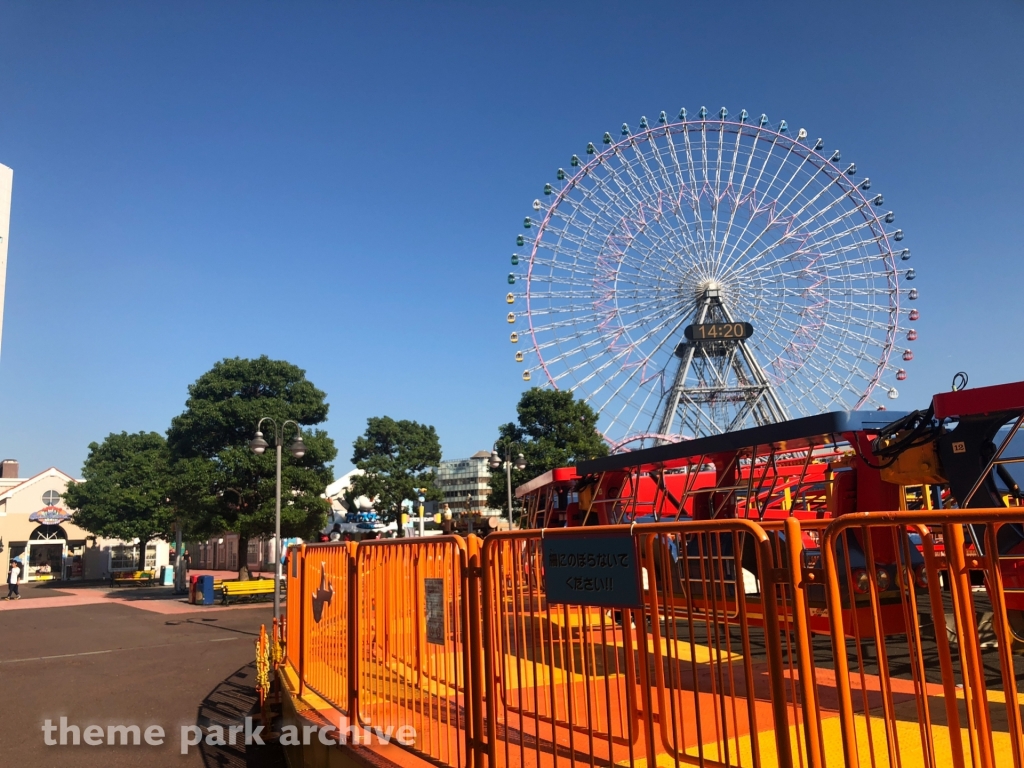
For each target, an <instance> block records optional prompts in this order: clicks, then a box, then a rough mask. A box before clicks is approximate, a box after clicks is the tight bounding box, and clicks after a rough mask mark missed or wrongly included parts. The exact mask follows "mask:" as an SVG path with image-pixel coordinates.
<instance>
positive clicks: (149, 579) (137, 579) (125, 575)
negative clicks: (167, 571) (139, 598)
mask: <svg viewBox="0 0 1024 768" xmlns="http://www.w3.org/2000/svg"><path fill="white" fill-rule="evenodd" d="M155 582H156V574H155V573H153V571H121V572H120V573H114V574H111V576H110V586H112V587H121V586H125V585H128V584H145V585H146V586H152V585H153V584H154V583H155Z"/></svg>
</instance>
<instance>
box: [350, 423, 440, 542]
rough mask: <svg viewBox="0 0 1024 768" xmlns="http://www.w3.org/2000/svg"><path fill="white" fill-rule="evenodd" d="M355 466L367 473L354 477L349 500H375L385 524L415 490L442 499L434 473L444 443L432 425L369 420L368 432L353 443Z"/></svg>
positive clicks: (414, 494)
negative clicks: (365, 498)
mask: <svg viewBox="0 0 1024 768" xmlns="http://www.w3.org/2000/svg"><path fill="white" fill-rule="evenodd" d="M352 463H353V464H355V465H356V467H358V468H359V469H362V470H363V471H364V472H365V473H366V474H364V475H359V476H357V477H355V478H353V480H352V485H351V486H350V487H349V490H348V491H347V492H346V499H347V500H348V501H349V503H351V501H352V500H353V499H355V498H356V497H357V496H366V497H368V498H370V499H376V502H375V503H374V507H375V508H376V510H377V512H378V514H380V515H381V517H382V518H383V519H384V520H385V521H389V522H390V521H392V520H396V519H398V515H399V514H400V513H401V506H402V501H403V500H405V499H410V500H411V499H415V498H416V496H418V493H417V492H416V491H415V490H414V489H416V488H426V489H427V493H426V494H425V495H426V498H427V499H430V500H435V501H436V500H440V499H441V498H442V496H441V493H440V491H438V490H437V488H436V487H435V482H436V480H437V473H436V472H435V471H434V470H435V468H436V467H437V465H438V464H440V463H441V442H440V440H438V437H437V430H435V429H434V428H433V427H432V426H428V425H426V424H420V423H419V422H416V421H406V420H402V421H395V420H394V419H392V418H390V417H389V416H378V417H372V418H369V419H367V420H366V432H364V433H363V434H362V435H361V436H360V437H357V438H356V440H355V442H354V443H353V444H352Z"/></svg>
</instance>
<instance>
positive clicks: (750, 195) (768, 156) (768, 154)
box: [716, 137, 777, 270]
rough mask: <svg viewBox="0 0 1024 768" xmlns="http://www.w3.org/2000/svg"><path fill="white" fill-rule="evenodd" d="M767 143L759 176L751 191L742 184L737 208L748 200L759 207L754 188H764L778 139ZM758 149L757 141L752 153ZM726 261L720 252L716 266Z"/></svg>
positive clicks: (748, 223)
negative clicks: (766, 173)
mask: <svg viewBox="0 0 1024 768" xmlns="http://www.w3.org/2000/svg"><path fill="white" fill-rule="evenodd" d="M767 143H768V149H767V150H765V151H763V152H762V154H763V159H762V161H761V167H760V168H758V171H757V176H756V177H755V178H754V180H753V183H752V184H751V185H750V192H744V185H741V187H740V194H739V195H738V196H737V197H736V202H735V203H734V205H735V207H737V208H738V207H739V206H740V205H741V204H743V201H747V204H748V205H750V207H751V208H752V209H753V210H756V209H757V208H758V203H759V201H758V200H757V198H756V197H755V196H754V190H755V189H764V186H763V184H762V180H763V178H764V174H765V172H766V171H767V169H768V167H769V165H770V163H771V161H772V160H773V159H774V155H775V148H776V146H777V143H776V140H775V138H774V137H772V138H771V139H770V140H767ZM758 149H759V147H758V145H757V144H756V142H755V143H754V144H752V145H751V149H750V151H751V154H752V155H753V154H756V153H757V150H758ZM746 180H747V179H746V177H744V182H746ZM761 205H762V206H763V203H761ZM753 218H754V217H753V216H750V217H748V218H747V219H746V223H745V224H744V227H743V229H742V230H741V231H740V232H739V234H738V235H737V240H736V241H737V243H740V242H742V240H743V238H744V236H745V235H746V233H747V230H748V229H749V227H750V222H751V221H752V220H753ZM733 249H734V250H735V246H734V248H733ZM724 261H725V254H724V253H723V254H719V258H718V262H717V264H716V267H717V268H718V269H719V270H721V269H722V268H723V263H724Z"/></svg>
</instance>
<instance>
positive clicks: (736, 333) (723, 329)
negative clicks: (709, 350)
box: [684, 323, 754, 341]
mask: <svg viewBox="0 0 1024 768" xmlns="http://www.w3.org/2000/svg"><path fill="white" fill-rule="evenodd" d="M684 333H685V335H686V338H687V340H688V341H728V340H732V341H740V340H742V339H749V338H750V337H751V336H753V335H754V326H752V325H751V324H750V323H701V324H700V325H688V326H686V330H685V331H684Z"/></svg>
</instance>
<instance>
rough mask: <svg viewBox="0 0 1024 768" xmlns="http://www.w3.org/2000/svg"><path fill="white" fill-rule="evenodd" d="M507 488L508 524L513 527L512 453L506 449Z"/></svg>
mask: <svg viewBox="0 0 1024 768" xmlns="http://www.w3.org/2000/svg"><path fill="white" fill-rule="evenodd" d="M505 488H506V489H507V490H508V525H509V528H511V527H512V453H511V452H510V451H509V449H508V448H506V449H505Z"/></svg>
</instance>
